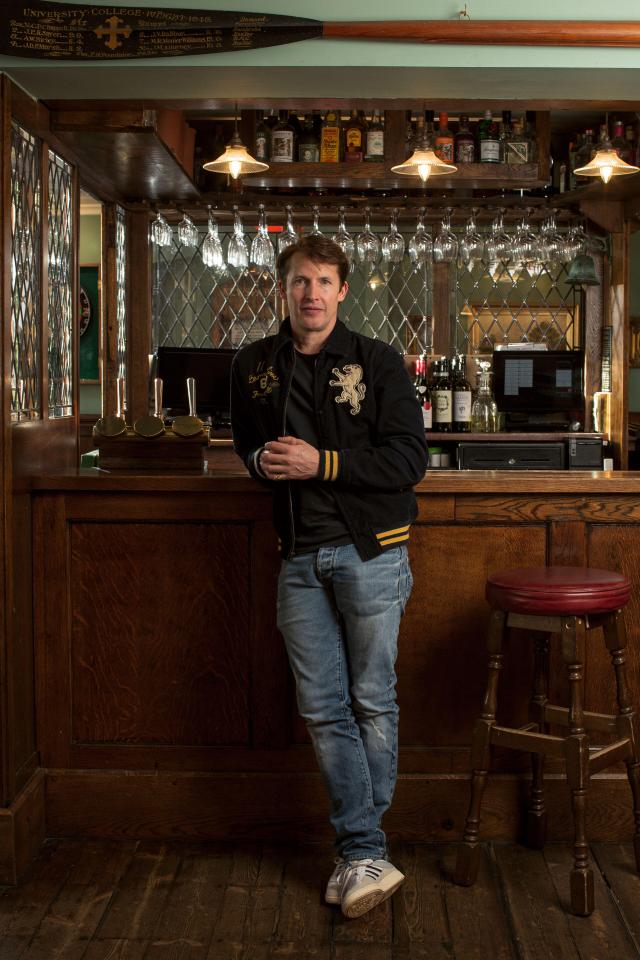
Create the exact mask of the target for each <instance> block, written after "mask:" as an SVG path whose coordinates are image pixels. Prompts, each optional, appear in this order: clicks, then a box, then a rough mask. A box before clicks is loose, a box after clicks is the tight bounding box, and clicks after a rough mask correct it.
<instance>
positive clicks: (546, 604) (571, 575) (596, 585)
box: [485, 566, 631, 616]
mask: <svg viewBox="0 0 640 960" xmlns="http://www.w3.org/2000/svg"><path fill="white" fill-rule="evenodd" d="M630 595H631V584H630V583H629V581H628V580H627V578H626V577H623V576H622V574H620V573H615V572H614V571H612V570H596V569H593V568H591V567H555V566H554V567H519V568H516V569H514V570H499V571H497V572H496V573H492V574H490V575H489V577H488V579H487V586H486V591H485V596H486V598H487V602H488V603H489V604H490V606H491V607H493V609H494V610H507V611H509V612H511V613H530V614H538V615H540V616H543V615H544V614H547V615H554V614H555V615H561V616H564V615H566V616H570V615H573V616H577V615H581V614H582V615H584V614H588V613H591V614H596V613H611V612H612V611H615V610H619V609H620V608H621V607H624V605H625V604H626V603H628V601H629V597H630Z"/></svg>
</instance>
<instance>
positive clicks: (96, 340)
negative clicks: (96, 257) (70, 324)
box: [78, 263, 100, 383]
mask: <svg viewBox="0 0 640 960" xmlns="http://www.w3.org/2000/svg"><path fill="white" fill-rule="evenodd" d="M78 316H79V323H80V383H100V267H99V265H98V264H97V263H89V264H85V266H83V267H80V307H79V310H78Z"/></svg>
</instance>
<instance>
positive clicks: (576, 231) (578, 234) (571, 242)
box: [565, 223, 587, 261]
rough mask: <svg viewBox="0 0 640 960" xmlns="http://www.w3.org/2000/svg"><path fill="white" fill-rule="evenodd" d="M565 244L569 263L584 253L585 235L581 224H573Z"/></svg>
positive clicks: (585, 248)
mask: <svg viewBox="0 0 640 960" xmlns="http://www.w3.org/2000/svg"><path fill="white" fill-rule="evenodd" d="M565 244H566V249H567V256H568V259H569V261H570V260H575V258H576V257H578V256H580V254H581V253H586V251H587V235H586V233H585V232H584V229H583V227H582V224H579V223H574V224H572V226H571V227H569V232H568V233H567V237H566V240H565Z"/></svg>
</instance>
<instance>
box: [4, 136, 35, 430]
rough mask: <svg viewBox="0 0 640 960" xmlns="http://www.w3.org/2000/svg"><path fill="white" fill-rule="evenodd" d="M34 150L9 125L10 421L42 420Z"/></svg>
mask: <svg viewBox="0 0 640 960" xmlns="http://www.w3.org/2000/svg"><path fill="white" fill-rule="evenodd" d="M41 192H42V185H41V175H40V144H39V142H38V140H37V139H36V138H35V137H33V136H31V134H30V133H28V132H27V131H26V130H24V129H23V128H22V127H21V126H19V125H18V124H17V123H12V124H11V420H12V421H14V422H17V421H20V420H37V419H39V418H40V417H41V416H42V400H41V396H40V356H41V349H42V340H41V335H40V303H41V300H40V298H41V281H40V277H41V271H42V258H41V252H40V250H41V242H40V239H41V222H40V201H41Z"/></svg>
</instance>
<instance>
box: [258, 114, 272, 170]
mask: <svg viewBox="0 0 640 960" xmlns="http://www.w3.org/2000/svg"><path fill="white" fill-rule="evenodd" d="M270 139H271V136H270V130H269V127H268V126H267V125H266V123H265V122H264V110H258V113H257V116H256V142H255V156H256V160H262V161H263V162H265V161H266V160H268V159H269V140H270Z"/></svg>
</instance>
